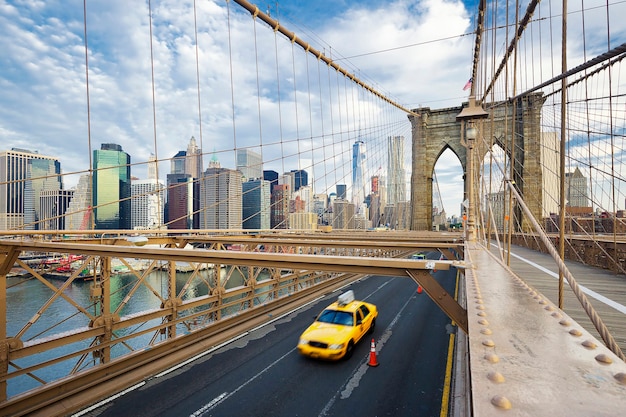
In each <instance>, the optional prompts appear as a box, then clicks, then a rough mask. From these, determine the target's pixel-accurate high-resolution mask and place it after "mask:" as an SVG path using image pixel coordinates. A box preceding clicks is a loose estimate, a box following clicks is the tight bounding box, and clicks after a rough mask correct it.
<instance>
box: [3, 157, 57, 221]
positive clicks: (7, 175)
mask: <svg viewBox="0 0 626 417" xmlns="http://www.w3.org/2000/svg"><path fill="white" fill-rule="evenodd" d="M60 174H61V163H60V162H59V161H58V159H56V158H54V157H51V156H44V155H39V154H38V153H37V152H32V151H29V150H25V149H17V148H13V149H11V150H10V151H2V152H0V229H4V230H7V229H9V230H10V229H29V230H35V229H39V228H40V227H39V222H40V221H42V220H44V219H43V218H42V216H41V206H40V195H41V192H42V191H52V190H61V189H63V184H62V181H61V175H60Z"/></svg>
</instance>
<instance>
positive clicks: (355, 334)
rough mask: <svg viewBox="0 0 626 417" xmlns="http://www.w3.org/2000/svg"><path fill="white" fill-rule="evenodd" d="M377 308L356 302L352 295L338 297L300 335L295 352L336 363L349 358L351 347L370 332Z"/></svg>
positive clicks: (348, 293) (344, 294)
mask: <svg viewBox="0 0 626 417" xmlns="http://www.w3.org/2000/svg"><path fill="white" fill-rule="evenodd" d="M376 317H378V309H377V308H376V306H375V305H374V304H370V303H366V302H365V301H356V300H355V299H354V292H353V291H352V290H349V291H347V292H345V293H343V294H341V295H340V296H339V297H338V298H337V301H335V302H334V303H332V304H331V305H329V306H328V307H326V308H325V309H324V311H322V312H321V313H320V314H319V316H317V318H316V319H315V321H314V322H313V324H311V325H310V326H309V327H308V328H307V329H306V330H305V331H304V333H302V335H301V336H300V340H299V341H298V351H299V352H300V353H301V354H302V355H305V356H309V357H312V358H319V359H330V360H336V359H341V358H346V359H347V358H349V357H350V356H351V355H352V349H353V348H354V345H355V344H357V343H358V341H359V340H361V338H363V336H364V335H365V334H366V333H371V332H373V331H374V327H375V326H376Z"/></svg>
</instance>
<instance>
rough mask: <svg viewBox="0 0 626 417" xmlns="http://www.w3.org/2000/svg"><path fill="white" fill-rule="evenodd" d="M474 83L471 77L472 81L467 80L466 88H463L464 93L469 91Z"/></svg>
mask: <svg viewBox="0 0 626 417" xmlns="http://www.w3.org/2000/svg"><path fill="white" fill-rule="evenodd" d="M472 81H473V78H471V77H470V79H469V80H467V82H466V83H465V86H464V87H463V91H465V90H468V89H469V88H470V87H471V86H472Z"/></svg>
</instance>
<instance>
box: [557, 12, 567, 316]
mask: <svg viewBox="0 0 626 417" xmlns="http://www.w3.org/2000/svg"><path fill="white" fill-rule="evenodd" d="M562 4H563V13H561V72H562V73H565V72H566V71H567V0H563V2H562ZM566 111H567V77H563V78H562V79H561V146H560V167H559V173H560V177H561V181H560V184H559V186H560V190H559V257H560V258H561V260H564V259H565V141H566V140H567V132H566V128H567V126H566ZM558 304H559V308H560V309H563V273H562V272H561V271H560V270H559V303H558Z"/></svg>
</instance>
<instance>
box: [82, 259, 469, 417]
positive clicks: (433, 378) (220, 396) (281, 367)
mask: <svg viewBox="0 0 626 417" xmlns="http://www.w3.org/2000/svg"><path fill="white" fill-rule="evenodd" d="M433 255H434V254H433ZM434 275H435V277H436V279H437V280H438V281H439V282H440V283H441V284H442V285H443V286H444V287H445V288H446V290H447V291H449V292H450V293H451V294H454V291H455V284H456V282H457V274H456V269H454V268H452V269H450V270H448V271H437V272H434ZM348 288H350V289H353V290H354V292H355V294H356V295H357V298H364V299H365V300H367V301H368V302H371V303H374V304H376V305H377V306H378V307H379V310H380V313H379V317H378V320H377V325H376V329H375V331H374V333H373V334H372V335H371V337H373V338H374V339H375V340H376V343H377V360H378V363H379V366H378V367H370V366H368V365H367V363H368V360H369V355H370V340H371V338H370V336H369V335H366V337H365V340H363V341H362V342H361V343H359V344H358V345H357V347H356V349H355V352H354V355H353V356H352V358H351V359H349V360H347V361H339V362H336V363H335V362H324V361H317V360H311V359H308V358H305V357H302V356H300V355H299V354H298V353H297V350H296V348H295V346H296V343H297V340H298V337H299V335H300V333H301V332H302V331H303V330H304V329H305V328H306V327H307V326H308V325H309V324H310V323H311V321H312V318H313V317H314V316H315V315H316V314H317V313H319V311H321V310H322V309H323V308H324V307H325V306H326V305H328V304H329V303H330V302H332V301H334V300H335V298H336V297H337V295H338V294H339V293H340V292H334V293H331V294H327V295H326V296H324V297H323V298H322V299H318V300H316V301H315V302H313V303H310V304H309V305H307V306H305V307H304V308H301V309H299V310H297V311H294V312H291V313H289V314H287V315H285V316H283V317H281V318H278V319H277V320H275V321H273V322H271V323H270V324H268V325H265V326H263V327H260V328H257V329H255V330H253V331H251V332H249V333H248V334H245V335H243V336H242V337H240V338H238V339H236V340H233V341H232V342H231V343H228V344H226V345H224V346H223V347H220V348H219V349H216V350H214V351H211V352H210V353H208V354H207V355H206V356H203V357H202V358H200V359H198V360H195V361H194V362H192V363H189V364H187V365H185V366H183V367H181V368H179V369H176V370H173V371H172V372H169V373H163V374H160V375H158V376H157V377H153V378H151V379H149V380H147V381H145V383H142V384H140V386H138V387H137V389H134V390H132V391H130V392H127V393H125V394H124V395H122V396H120V397H118V398H115V399H113V400H112V401H111V402H108V403H105V404H103V405H101V406H98V407H92V409H87V410H84V411H83V412H81V413H79V414H77V415H86V416H120V415H128V416H131V415H132V416H135V417H138V416H142V417H143V416H146V417H147V416H176V417H179V416H188V415H189V416H194V417H199V416H235V415H238V416H338V415H362V416H373V415H379V416H380V415H393V416H415V415H420V416H439V415H441V413H442V411H441V410H442V407H443V409H444V414H443V415H446V414H445V410H447V407H448V400H449V390H448V388H449V387H446V386H444V384H445V383H446V382H447V383H449V381H450V378H446V374H447V375H448V376H449V375H450V372H451V369H450V368H449V367H447V366H450V365H451V361H452V355H451V353H452V350H453V344H452V343H451V340H453V339H454V337H453V335H452V334H453V333H454V327H453V326H452V325H451V321H450V319H449V318H448V317H447V316H446V315H445V314H444V313H443V312H442V311H441V310H440V309H439V308H438V307H437V306H436V305H435V303H434V302H433V301H432V300H431V299H430V298H428V296H427V295H426V294H425V293H421V294H418V293H417V291H416V290H417V285H416V284H415V282H414V281H413V280H411V279H408V278H406V277H405V278H393V277H383V276H369V277H366V278H364V279H362V280H360V281H358V282H356V283H354V284H352V285H350V286H349V287H348ZM348 288H345V289H348Z"/></svg>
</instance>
